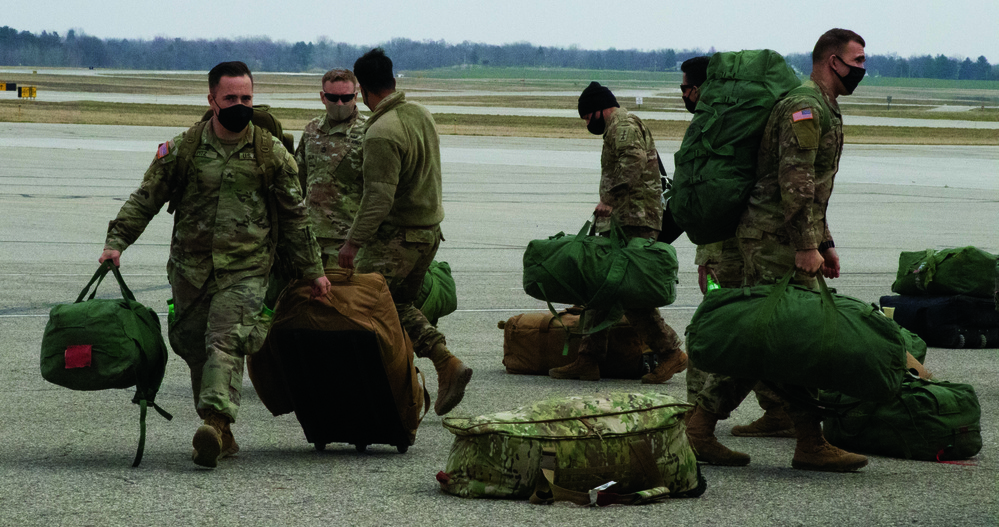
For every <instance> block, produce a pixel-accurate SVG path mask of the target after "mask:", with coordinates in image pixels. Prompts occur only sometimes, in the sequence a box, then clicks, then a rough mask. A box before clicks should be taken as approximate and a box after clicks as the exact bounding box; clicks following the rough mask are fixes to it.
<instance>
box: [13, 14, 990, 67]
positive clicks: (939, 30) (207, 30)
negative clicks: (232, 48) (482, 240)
mask: <svg viewBox="0 0 999 527" xmlns="http://www.w3.org/2000/svg"><path fill="white" fill-rule="evenodd" d="M5 4H6V5H5V7H4V8H3V10H2V14H0V25H7V26H10V27H13V28H15V29H17V30H19V31H24V30H27V31H31V32H33V33H39V32H41V31H42V30H47V31H57V32H58V33H59V34H60V35H63V36H65V34H66V31H67V30H69V29H71V28H74V29H77V30H78V31H79V30H82V31H83V32H85V33H87V34H88V35H93V36H97V37H101V38H145V39H150V38H153V37H157V36H165V37H181V38H187V39H192V38H205V39H215V38H235V37H244V36H267V37H270V38H271V39H273V40H286V41H289V42H297V41H300V40H302V41H306V42H310V41H311V42H315V41H316V40H317V39H318V38H319V37H324V36H325V37H327V38H329V39H330V40H332V41H335V42H347V43H351V44H371V45H374V44H378V43H380V42H385V41H387V40H390V39H392V38H400V37H401V38H409V39H414V40H444V41H447V42H450V43H459V42H462V41H465V40H467V41H471V42H481V43H487V44H506V43H512V42H530V43H532V44H535V45H544V46H557V47H568V46H571V45H576V46H578V47H580V48H583V49H606V48H611V47H613V48H617V49H632V48H636V49H642V50H650V49H662V48H673V49H677V50H679V49H691V48H700V49H702V50H705V51H707V50H708V49H709V48H711V47H714V48H716V49H718V50H738V49H754V48H771V49H775V50H777V51H779V52H781V53H793V52H807V51H811V48H812V46H813V45H814V44H815V40H816V39H817V38H818V36H819V35H821V34H822V33H823V32H824V31H825V30H827V29H830V28H833V27H843V28H848V29H852V30H854V31H856V32H858V33H859V34H860V35H861V36H863V37H864V39H865V40H866V41H867V51H868V53H872V54H889V53H897V54H898V55H900V56H902V57H909V56H912V55H925V54H931V55H937V54H940V53H943V54H944V55H947V56H953V57H960V58H962V59H963V58H964V57H971V59H972V60H975V59H977V58H978V56H979V55H985V57H986V58H988V59H989V61H990V62H991V63H993V64H996V63H999V0H950V1H946V2H945V1H941V0H842V1H839V2H836V1H835V0H826V1H815V0H796V1H795V0H769V1H767V0H762V1H756V2H748V1H736V0H729V1H723V0H683V1H680V0H654V1H653V0H649V1H646V0H641V1H633V2H629V1H624V2H615V1H613V0H611V1H601V2H596V1H593V0H574V1H570V0H533V1H532V0H502V1H498V2H494V1H477V0H437V1H435V0H424V1H415V0H383V1H368V2H365V1H361V2H353V3H348V2H336V1H329V0H269V1H266V2H265V1H263V0H242V1H240V2H227V1H221V2H219V1H214V2H213V1H203V0H171V1H169V2H162V1H158V2H152V1H147V0H99V1H96V2H81V1H80V0H46V1H45V2H25V1H10V2H5Z"/></svg>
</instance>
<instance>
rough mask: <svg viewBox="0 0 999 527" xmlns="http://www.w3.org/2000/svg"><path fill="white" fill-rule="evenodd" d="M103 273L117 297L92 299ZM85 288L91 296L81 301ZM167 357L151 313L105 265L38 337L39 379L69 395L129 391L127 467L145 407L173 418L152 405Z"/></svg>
mask: <svg viewBox="0 0 999 527" xmlns="http://www.w3.org/2000/svg"><path fill="white" fill-rule="evenodd" d="M108 271H111V272H112V273H113V274H114V277H115V279H116V280H117V281H118V287H119V288H120V289H121V296H122V298H118V299H102V298H94V297H95V296H96V295H97V288H98V287H100V284H101V282H102V281H103V280H104V277H105V276H106V275H107V273H108ZM95 282H96V283H97V285H96V286H94V283H95ZM91 286H94V291H93V292H92V293H91V294H90V296H89V297H88V298H87V299H86V301H84V298H85V297H87V292H88V291H89V290H90V287H91ZM167 355H168V354H167V349H166V344H165V343H164V342H163V335H162V333H161V330H160V319H159V317H158V316H157V315H156V312H155V311H153V310H152V309H149V308H148V307H145V306H144V305H142V304H140V303H139V302H136V300H135V295H133V294H132V291H131V290H129V288H128V286H127V285H125V280H124V279H123V278H122V277H121V273H120V272H119V271H118V268H117V267H115V265H114V263H113V262H112V261H111V260H105V261H104V263H103V264H101V266H100V268H98V269H97V272H96V273H94V276H93V278H91V279H90V282H89V283H87V286H86V287H84V288H83V291H81V292H80V296H79V297H77V299H76V302H75V303H72V304H60V305H58V306H55V307H53V308H52V310H51V311H50V312H49V321H48V324H46V325H45V333H44V334H43V335H42V352H41V370H42V377H43V378H44V379H45V380H47V381H49V382H51V383H53V384H58V385H59V386H64V387H66V388H69V389H72V390H106V389H110V388H131V387H132V386H135V388H136V389H135V396H134V397H133V398H132V402H133V403H135V404H137V405H139V446H138V449H137V451H136V454H135V460H134V461H133V463H132V466H133V467H137V466H139V463H140V462H141V461H142V452H143V450H144V448H145V442H146V407H147V406H152V407H153V408H154V409H155V410H156V411H157V412H159V413H160V415H162V416H163V417H165V418H166V419H168V420H169V419H172V418H173V417H172V416H171V415H170V414H168V413H167V412H165V411H164V410H163V409H162V408H160V407H159V406H158V405H157V404H156V403H155V402H154V401H155V399H156V392H158V391H159V389H160V384H161V383H162V382H163V375H164V374H165V373H166V363H167Z"/></svg>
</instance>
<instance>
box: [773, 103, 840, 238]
mask: <svg viewBox="0 0 999 527" xmlns="http://www.w3.org/2000/svg"><path fill="white" fill-rule="evenodd" d="M819 111H820V110H819V109H818V108H815V107H811V106H810V105H808V104H798V105H789V106H788V107H787V108H786V109H784V110H783V111H782V115H781V116H780V119H781V124H780V165H779V167H778V172H777V182H778V184H779V185H780V195H781V206H782V208H783V210H784V224H785V225H786V226H787V232H788V236H789V237H790V239H791V245H792V246H794V248H795V250H798V251H803V250H808V249H816V248H818V246H819V243H821V242H822V240H819V239H816V236H815V233H820V232H823V231H826V232H828V229H827V228H826V226H825V219H824V218H818V219H816V218H815V217H814V216H815V214H814V207H812V204H813V203H814V202H815V155H816V153H817V152H818V146H819V138H820V137H821V130H820V128H819V115H818V112H819ZM802 112H806V113H802ZM804 115H809V116H810V117H809V118H807V119H803V118H802V117H803V116H804ZM796 119H797V121H796ZM817 223H822V225H821V226H819V225H816V224H817ZM816 227H819V228H816Z"/></svg>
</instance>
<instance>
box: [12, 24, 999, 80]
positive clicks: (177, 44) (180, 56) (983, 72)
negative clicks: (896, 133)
mask: <svg viewBox="0 0 999 527" xmlns="http://www.w3.org/2000/svg"><path fill="white" fill-rule="evenodd" d="M381 46H382V47H383V48H384V49H385V52H386V53H387V54H388V55H389V56H390V57H392V61H393V62H394V63H395V67H396V69H397V70H400V71H402V70H429V69H435V68H446V67H454V66H466V65H481V66H494V67H538V68H577V69H593V70H624V71H677V70H678V65H679V63H680V62H682V61H683V60H686V59H687V58H690V57H693V56H696V55H701V54H703V52H701V51H700V50H680V51H677V50H673V49H659V50H652V51H638V50H634V49H630V50H618V49H613V48H611V49H607V50H584V49H579V48H578V47H576V46H570V47H568V48H559V47H549V46H534V45H531V44H529V43H526V42H520V43H514V44H503V45H491V44H479V43H474V42H468V41H465V42H462V43H460V44H449V43H447V42H444V41H443V40H439V41H419V42H417V41H414V40H409V39H404V38H398V39H393V40H391V41H389V42H385V43H383V44H381ZM369 49H371V46H359V45H353V44H345V43H342V42H333V41H331V40H330V39H328V38H320V39H318V40H317V42H304V41H301V42H295V43H288V42H284V41H272V40H270V39H269V38H266V37H263V38H261V37H257V38H240V39H215V40H205V39H195V40H186V39H181V38H162V37H158V38H154V39H152V40H144V39H101V38H97V37H93V36H90V35H85V34H83V33H82V32H80V33H77V32H76V31H75V30H72V29H71V30H69V31H68V32H67V33H66V35H65V36H61V35H59V33H57V32H55V31H52V32H48V31H42V32H41V34H38V35H36V34H34V33H31V32H29V31H17V30H16V29H14V28H11V27H8V26H3V27H0V65H5V66H22V65H23V66H42V67H44V66H49V67H83V68H86V67H92V68H111V69H136V70H191V71H205V70H208V69H211V67H212V66H214V65H215V64H217V63H219V62H222V61H225V60H242V61H243V62H246V63H247V65H248V66H249V67H250V69H252V70H253V71H275V72H308V71H326V70H327V69H330V68H334V67H345V68H350V67H351V66H352V65H353V64H354V61H355V60H356V59H357V58H358V57H360V56H361V55H362V54H364V53H365V52H366V51H368V50H369ZM786 58H787V60H788V62H789V63H790V64H791V65H792V66H793V67H795V69H797V70H798V71H799V72H800V73H802V74H807V73H809V72H810V71H811V67H812V65H811V55H810V54H809V53H792V54H790V55H788V56H787V57H786ZM867 69H868V72H869V73H871V74H874V75H881V76H884V77H917V78H931V79H972V80H999V67H996V66H992V65H991V64H990V63H989V61H988V60H987V59H986V58H985V57H984V56H980V57H978V60H977V61H972V60H971V59H970V58H965V59H964V60H963V61H961V60H959V59H957V58H952V57H945V56H944V55H937V56H936V57H932V56H930V55H924V56H916V57H909V58H902V57H898V56H897V55H872V56H869V57H868V59H867Z"/></svg>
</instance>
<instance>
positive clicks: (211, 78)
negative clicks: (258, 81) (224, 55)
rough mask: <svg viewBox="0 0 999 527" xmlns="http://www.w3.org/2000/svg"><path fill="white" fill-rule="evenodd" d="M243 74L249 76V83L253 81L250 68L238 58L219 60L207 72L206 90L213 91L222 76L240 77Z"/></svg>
mask: <svg viewBox="0 0 999 527" xmlns="http://www.w3.org/2000/svg"><path fill="white" fill-rule="evenodd" d="M243 75H246V76H247V77H249V78H250V83H251V84H252V83H253V74H252V73H250V68H248V67H247V66H246V64H245V63H243V62H240V61H238V60H234V61H232V62H219V63H218V64H216V65H215V67H214V68H212V69H211V71H209V72H208V91H210V92H213V93H214V92H215V88H217V87H218V85H219V82H220V81H221V80H222V77H242V76H243Z"/></svg>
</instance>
